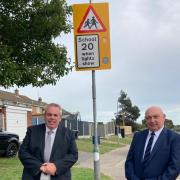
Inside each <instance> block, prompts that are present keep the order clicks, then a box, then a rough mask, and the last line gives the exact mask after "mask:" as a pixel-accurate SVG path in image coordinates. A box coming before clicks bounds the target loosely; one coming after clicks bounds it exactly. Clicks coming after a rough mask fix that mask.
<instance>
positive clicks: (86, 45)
mask: <svg viewBox="0 0 180 180" xmlns="http://www.w3.org/2000/svg"><path fill="white" fill-rule="evenodd" d="M93 48H94V45H93V43H88V44H86V43H83V44H82V50H93Z"/></svg>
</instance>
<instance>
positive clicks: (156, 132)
mask: <svg viewBox="0 0 180 180" xmlns="http://www.w3.org/2000/svg"><path fill="white" fill-rule="evenodd" d="M163 128H164V126H163V127H162V128H161V129H159V130H158V131H154V134H155V136H157V137H158V136H159V135H160V133H161V131H162V130H163ZM151 133H152V131H150V130H149V133H148V136H150V135H151Z"/></svg>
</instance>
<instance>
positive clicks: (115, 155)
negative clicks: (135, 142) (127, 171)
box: [78, 145, 180, 180]
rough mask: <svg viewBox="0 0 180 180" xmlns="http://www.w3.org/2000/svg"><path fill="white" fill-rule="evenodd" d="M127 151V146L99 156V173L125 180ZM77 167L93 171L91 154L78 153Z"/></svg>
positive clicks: (113, 178)
mask: <svg viewBox="0 0 180 180" xmlns="http://www.w3.org/2000/svg"><path fill="white" fill-rule="evenodd" d="M128 150H129V145H127V146H125V147H121V148H118V149H115V150H112V151H110V152H108V153H105V154H103V155H100V170H101V173H103V174H105V175H107V176H109V177H111V178H112V180H126V178H125V175H124V163H125V159H126V156H127V152H128ZM78 166H79V167H86V168H92V169H93V168H94V161H93V154H92V153H87V152H81V151H80V152H79V160H78ZM177 180H180V176H179V177H178V178H177Z"/></svg>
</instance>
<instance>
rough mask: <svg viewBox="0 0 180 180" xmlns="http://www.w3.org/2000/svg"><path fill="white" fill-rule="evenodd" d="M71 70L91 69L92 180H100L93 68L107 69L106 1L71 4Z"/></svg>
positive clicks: (108, 63)
mask: <svg viewBox="0 0 180 180" xmlns="http://www.w3.org/2000/svg"><path fill="white" fill-rule="evenodd" d="M73 24H74V42H75V43H74V47H75V65H76V66H75V69H76V70H77V71H89V70H92V100H93V121H94V139H93V140H94V149H93V157H94V180H100V156H99V145H98V142H99V136H98V131H97V121H96V117H97V115H96V112H97V111H96V82H95V70H106V69H111V53H110V33H109V6H108V3H92V0H89V3H87V4H74V5H73Z"/></svg>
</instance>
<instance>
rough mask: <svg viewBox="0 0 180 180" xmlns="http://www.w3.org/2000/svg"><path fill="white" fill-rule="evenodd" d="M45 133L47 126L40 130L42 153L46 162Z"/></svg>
mask: <svg viewBox="0 0 180 180" xmlns="http://www.w3.org/2000/svg"><path fill="white" fill-rule="evenodd" d="M45 133H46V126H45V124H43V125H42V128H39V138H40V151H41V158H42V160H44V147H45Z"/></svg>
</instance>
